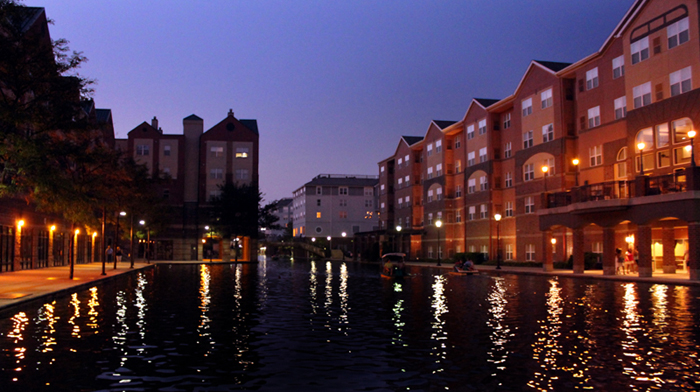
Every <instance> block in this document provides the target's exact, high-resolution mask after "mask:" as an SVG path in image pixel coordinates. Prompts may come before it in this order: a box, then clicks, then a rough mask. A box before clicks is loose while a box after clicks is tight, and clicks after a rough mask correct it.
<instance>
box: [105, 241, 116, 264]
mask: <svg viewBox="0 0 700 392" xmlns="http://www.w3.org/2000/svg"><path fill="white" fill-rule="evenodd" d="M113 253H114V249H112V245H107V250H106V251H105V254H106V255H107V262H108V263H111V262H112V254H113Z"/></svg>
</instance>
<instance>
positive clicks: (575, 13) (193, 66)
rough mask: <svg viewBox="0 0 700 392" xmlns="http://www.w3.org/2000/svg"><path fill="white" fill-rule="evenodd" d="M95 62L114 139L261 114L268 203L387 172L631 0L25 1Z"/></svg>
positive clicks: (615, 16)
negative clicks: (334, 178)
mask: <svg viewBox="0 0 700 392" xmlns="http://www.w3.org/2000/svg"><path fill="white" fill-rule="evenodd" d="M24 4H25V5H27V6H36V7H44V8H45V9H46V15H47V17H48V18H49V19H52V20H54V24H53V25H51V26H50V33H51V37H52V38H53V39H54V40H55V39H58V38H65V39H67V40H68V41H70V44H69V46H70V48H71V50H74V51H78V52H83V54H84V55H85V56H86V57H87V58H88V62H87V63H85V64H84V65H83V66H82V68H81V69H80V75H82V76H84V77H87V78H90V79H95V80H96V81H97V84H96V85H95V86H94V88H95V94H94V98H95V102H96V105H97V107H98V108H108V109H111V110H112V115H113V119H114V127H115V135H116V137H117V138H126V135H127V132H129V131H130V130H132V129H133V128H135V127H136V126H138V125H139V124H141V123H142V122H144V121H146V122H150V121H151V119H152V118H153V117H154V116H155V117H157V118H158V120H159V124H160V127H161V128H162V129H163V132H164V133H167V134H182V120H183V118H185V117H187V116H189V115H191V114H196V115H197V116H199V117H201V118H202V119H204V130H205V131H206V130H208V129H209V128H211V127H212V126H214V125H215V124H217V123H218V122H219V121H221V120H222V119H223V118H224V117H225V116H226V114H227V112H228V110H229V109H232V110H233V112H234V114H235V116H236V117H237V118H239V119H256V120H257V121H258V127H259V131H260V168H259V170H260V189H261V191H262V192H263V193H264V194H265V199H266V201H272V200H276V199H280V198H283V197H291V195H292V192H293V191H294V190H295V189H297V188H299V187H300V186H302V185H303V184H304V183H306V182H308V181H310V180H311V179H312V178H313V177H315V176H316V175H318V174H320V173H333V174H361V175H377V174H378V172H377V162H379V161H381V160H383V159H385V158H387V157H388V156H390V155H392V154H393V153H394V150H395V148H396V146H397V145H398V143H399V140H400V137H401V136H403V135H409V136H423V135H424V134H425V132H426V130H427V129H428V126H429V124H430V121H431V120H452V121H458V120H460V119H461V118H462V117H463V116H464V113H465V112H466V110H467V108H468V105H469V103H470V101H471V99H472V98H494V99H502V98H504V97H507V96H508V95H510V94H512V93H513V92H514V90H515V88H516V86H517V84H518V82H519V81H520V79H521V78H522V76H523V74H524V72H525V71H526V69H527V66H528V65H529V63H530V61H531V60H545V61H558V62H575V61H578V60H580V59H582V58H584V57H586V56H588V55H590V54H591V53H594V52H596V51H597V50H598V49H599V48H600V47H601V45H602V44H603V43H604V41H605V39H606V38H607V37H608V36H609V34H610V33H611V32H612V30H613V29H614V28H615V26H616V24H617V23H618V22H619V21H620V20H621V19H622V16H623V15H624V14H625V12H626V11H627V9H628V8H629V7H630V5H631V4H632V0H625V1H618V2H614V3H612V4H611V3H610V2H605V1H602V0H594V1H587V2H560V1H555V0H547V1H541V2H537V3H536V4H534V3H525V2H522V3H521V2H518V3H512V2H508V1H494V2H489V3H481V2H474V1H467V2H456V1H449V2H442V3H425V2H418V1H409V2H398V1H387V2H369V1H353V2H333V3H324V2H312V1H300V2H281V1H256V2H244V1H221V0H218V1H212V2H206V3H192V4H190V3H187V4H179V3H177V4H175V3H166V2H162V1H157V2H136V1H123V2H118V3H111V2H104V3H103V2H88V1H85V0H79V1H74V2H70V3H68V4H66V3H64V2H59V1H57V0H44V1H41V2H30V1H25V2H24Z"/></svg>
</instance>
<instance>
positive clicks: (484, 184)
mask: <svg viewBox="0 0 700 392" xmlns="http://www.w3.org/2000/svg"><path fill="white" fill-rule="evenodd" d="M488 186H489V184H488V180H487V177H486V176H481V177H479V190H480V191H485V190H487V189H488Z"/></svg>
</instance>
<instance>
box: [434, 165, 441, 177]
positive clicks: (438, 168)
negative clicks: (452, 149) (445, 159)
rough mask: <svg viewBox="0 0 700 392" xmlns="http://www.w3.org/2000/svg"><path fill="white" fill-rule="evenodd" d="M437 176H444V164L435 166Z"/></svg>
mask: <svg viewBox="0 0 700 392" xmlns="http://www.w3.org/2000/svg"><path fill="white" fill-rule="evenodd" d="M435 175H436V176H438V177H439V176H441V175H442V163H438V164H437V165H435Z"/></svg>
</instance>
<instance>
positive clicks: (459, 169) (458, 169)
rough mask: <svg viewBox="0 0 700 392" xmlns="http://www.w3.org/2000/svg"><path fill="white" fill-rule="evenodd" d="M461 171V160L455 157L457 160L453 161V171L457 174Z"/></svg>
mask: <svg viewBox="0 0 700 392" xmlns="http://www.w3.org/2000/svg"><path fill="white" fill-rule="evenodd" d="M461 172H462V161H461V160H459V159H457V160H456V161H455V173H456V174H459V173H461Z"/></svg>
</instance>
